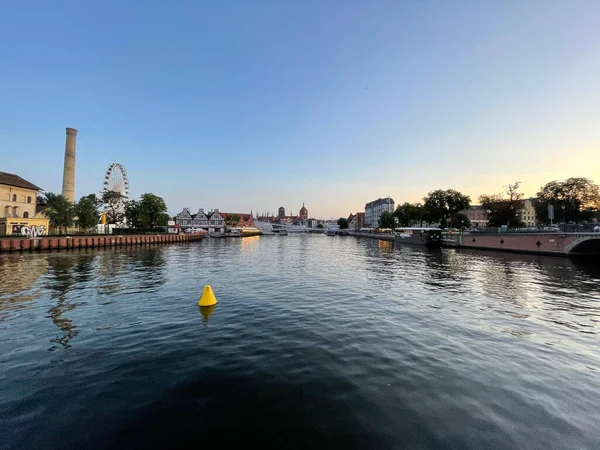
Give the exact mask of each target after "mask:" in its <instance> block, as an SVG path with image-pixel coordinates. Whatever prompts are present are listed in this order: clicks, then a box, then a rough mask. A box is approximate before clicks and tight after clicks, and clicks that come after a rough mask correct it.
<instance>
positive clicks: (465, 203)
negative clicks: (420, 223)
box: [423, 189, 471, 226]
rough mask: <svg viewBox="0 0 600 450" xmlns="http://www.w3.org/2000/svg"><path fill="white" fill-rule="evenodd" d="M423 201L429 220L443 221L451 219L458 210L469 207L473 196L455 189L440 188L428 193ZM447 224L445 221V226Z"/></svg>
mask: <svg viewBox="0 0 600 450" xmlns="http://www.w3.org/2000/svg"><path fill="white" fill-rule="evenodd" d="M423 202H424V203H423V206H424V207H425V213H426V217H427V220H428V221H429V222H437V223H442V222H444V221H445V220H446V219H451V218H452V217H453V216H455V215H456V214H458V212H460V211H464V210H466V209H469V207H470V206H471V197H469V196H468V195H464V194H462V193H460V192H458V191H455V190H454V189H446V190H442V189H438V190H436V191H432V192H430V193H429V194H427V196H426V197H424V198H423ZM445 225H446V224H445V223H443V226H445Z"/></svg>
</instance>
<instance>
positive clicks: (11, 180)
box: [0, 172, 43, 191]
mask: <svg viewBox="0 0 600 450" xmlns="http://www.w3.org/2000/svg"><path fill="white" fill-rule="evenodd" d="M0 184H6V185H8V186H15V187H20V188H24V189H33V190H34V191H41V190H43V189H42V188H41V187H38V186H36V185H35V184H33V183H30V182H29V181H27V180H25V179H23V178H21V177H20V176H19V175H15V174H14V173H8V172H0Z"/></svg>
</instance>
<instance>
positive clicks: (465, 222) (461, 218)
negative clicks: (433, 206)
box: [452, 213, 471, 228]
mask: <svg viewBox="0 0 600 450" xmlns="http://www.w3.org/2000/svg"><path fill="white" fill-rule="evenodd" d="M452 223H453V224H454V226H455V227H461V228H462V227H466V228H471V220H470V219H469V216H467V215H466V214H463V213H458V214H456V215H455V216H454V217H452Z"/></svg>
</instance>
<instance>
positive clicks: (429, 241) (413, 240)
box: [394, 227, 442, 248]
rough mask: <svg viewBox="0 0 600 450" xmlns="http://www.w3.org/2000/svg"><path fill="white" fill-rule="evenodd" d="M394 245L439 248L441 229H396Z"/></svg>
mask: <svg viewBox="0 0 600 450" xmlns="http://www.w3.org/2000/svg"><path fill="white" fill-rule="evenodd" d="M394 243H395V244H412V245H424V246H425V247H431V248H439V247H441V246H442V229H441V228H422V227H406V228H396V229H395V234H394Z"/></svg>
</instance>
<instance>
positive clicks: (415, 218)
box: [379, 177, 600, 228]
mask: <svg viewBox="0 0 600 450" xmlns="http://www.w3.org/2000/svg"><path fill="white" fill-rule="evenodd" d="M519 187H520V182H518V181H517V182H514V183H512V184H509V185H508V186H506V189H505V192H502V193H499V194H482V195H480V196H479V198H478V200H479V203H480V205H481V207H482V208H483V210H484V211H485V214H486V217H487V220H488V225H489V226H493V227H499V226H502V225H507V226H510V227H522V226H525V223H524V222H523V221H522V220H521V215H520V214H519V213H520V212H521V211H522V210H523V208H524V207H525V203H524V202H525V200H526V199H525V198H524V195H523V193H521V192H519ZM549 205H553V206H554V211H555V213H554V220H556V221H564V222H581V221H590V220H592V219H593V218H594V217H596V218H600V187H599V186H598V185H597V184H595V183H594V182H593V181H592V180H590V179H588V178H583V177H572V178H568V179H566V180H564V181H551V182H549V183H546V184H545V185H544V186H542V187H540V190H539V191H538V192H537V198H536V200H535V213H536V218H537V220H538V222H540V223H549V222H550V219H549V217H548V206H549ZM470 207H471V198H470V197H469V196H468V195H464V194H462V193H461V192H458V191H456V190H454V189H446V190H442V189H438V190H435V191H432V192H429V193H428V194H427V195H426V196H425V197H423V202H422V203H421V202H419V203H408V202H405V203H403V204H401V205H398V207H397V208H396V210H395V211H394V212H388V211H386V212H383V213H382V214H381V216H380V218H379V227H380V228H394V227H396V226H402V227H408V226H423V224H436V225H437V224H439V225H440V226H441V227H457V228H460V227H470V226H471V223H470V220H469V218H468V217H467V215H466V214H464V213H463V212H462V211H466V210H468V209H469V208H470Z"/></svg>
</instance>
